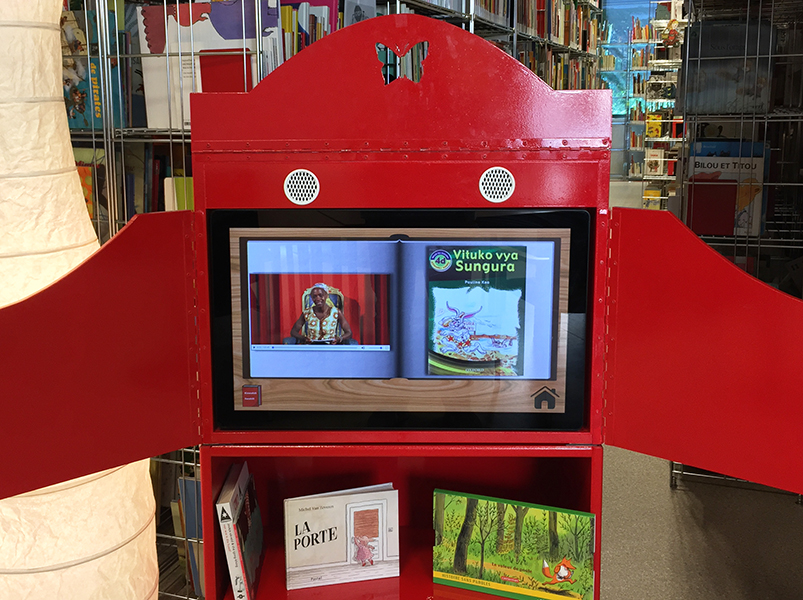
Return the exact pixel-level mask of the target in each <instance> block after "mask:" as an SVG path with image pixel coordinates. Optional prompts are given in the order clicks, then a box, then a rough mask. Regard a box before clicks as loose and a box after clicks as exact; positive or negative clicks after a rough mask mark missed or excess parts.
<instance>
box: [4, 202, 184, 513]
mask: <svg viewBox="0 0 803 600" xmlns="http://www.w3.org/2000/svg"><path fill="white" fill-rule="evenodd" d="M191 219H192V213H189V212H182V213H165V214H159V215H143V216H140V217H137V218H136V219H134V220H133V221H132V222H131V223H130V224H129V225H127V226H126V227H125V228H124V229H123V230H122V231H121V232H120V233H119V234H118V235H117V236H115V237H114V238H113V239H112V240H111V241H110V242H109V243H107V244H106V245H104V246H103V248H102V249H101V250H99V251H98V252H97V253H96V254H94V255H93V256H91V257H90V258H89V259H88V260H86V261H85V262H84V263H82V264H81V265H79V266H78V267H77V268H76V269H74V270H73V271H72V272H70V273H68V274H67V275H66V276H64V277H63V278H62V279H60V280H59V281H57V282H55V283H54V284H53V285H51V286H50V287H48V288H46V289H45V290H43V291H41V292H39V293H38V294H35V295H34V296H31V297H30V298H28V299H26V300H23V301H22V302H19V303H17V304H13V305H11V306H9V307H6V308H4V309H2V310H0V331H1V332H2V336H1V339H2V342H0V398H2V401H0V455H2V456H3V457H4V460H2V461H0V497H7V496H11V495H15V494H18V493H21V492H25V491H28V490H31V489H37V488H39V487H42V486H45V485H49V484H53V483H57V482H59V481H63V480H67V479H71V478H73V477H77V476H81V475H85V474H87V473H92V472H95V471H99V470H102V469H105V468H109V467H113V466H116V465H119V464H123V463H126V462H130V461H132V460H136V459H140V458H145V457H149V456H154V455H156V454H160V453H162V452H167V451H169V450H173V449H176V448H180V447H182V446H186V445H191V444H194V443H198V439H199V435H198V427H197V423H194V421H197V415H196V414H193V413H197V408H196V407H197V402H196V401H194V400H193V397H194V396H195V390H194V388H193V385H196V384H195V373H196V366H195V365H196V354H197V350H196V344H195V324H194V319H195V311H194V307H193V302H194V301H193V298H194V292H193V261H192V254H191V242H192V236H191V233H192V228H191V225H192V221H191Z"/></svg>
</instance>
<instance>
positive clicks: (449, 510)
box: [432, 490, 594, 600]
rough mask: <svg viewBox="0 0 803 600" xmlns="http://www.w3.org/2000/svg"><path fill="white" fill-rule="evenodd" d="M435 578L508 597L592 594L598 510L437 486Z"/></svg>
mask: <svg viewBox="0 0 803 600" xmlns="http://www.w3.org/2000/svg"><path fill="white" fill-rule="evenodd" d="M433 525H434V528H435V546H434V548H433V552H432V576H433V580H434V582H435V583H440V584H443V585H449V586H452V587H457V588H463V589H470V590H475V591H480V592H486V593H489V594H494V595H497V596H503V597H507V598H524V599H528V600H529V599H533V598H537V599H541V600H565V599H566V598H575V599H581V600H593V598H594V515H593V514H590V513H584V512H578V511H572V510H563V509H559V508H553V507H549V506H540V505H537V504H529V503H525V502H514V501H511V500H503V499H501V498H490V497H488V496H478V495H475V494H463V493H459V492H450V491H446V490H435V492H434V497H433Z"/></svg>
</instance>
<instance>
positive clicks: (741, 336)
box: [605, 209, 803, 493]
mask: <svg viewBox="0 0 803 600" xmlns="http://www.w3.org/2000/svg"><path fill="white" fill-rule="evenodd" d="M611 241H612V244H611V245H612V257H611V262H610V267H611V283H610V287H611V297H610V299H609V309H610V318H609V321H608V327H609V330H610V336H609V339H608V353H607V356H606V357H605V358H606V365H607V370H606V379H607V405H606V407H605V416H606V423H605V438H606V443H608V444H611V445H614V446H619V447H622V448H626V449H629V450H635V451H636V452H642V453H644V454H650V455H653V456H659V457H662V458H665V459H669V460H674V461H677V462H682V463H685V464H688V465H692V466H695V467H698V468H703V469H709V470H713V471H717V472H719V473H724V474H726V475H731V476H734V477H740V478H744V479H748V480H750V481H754V482H757V483H763V484H766V485H770V486H773V487H778V488H782V489H787V490H791V491H795V492H798V493H803V441H801V436H800V424H801V423H803V402H801V393H802V392H801V391H802V390H803V369H801V366H800V356H801V353H800V352H799V348H800V344H801V340H803V302H801V301H800V300H797V299H795V298H792V297H790V296H788V295H786V294H784V293H782V292H779V291H777V290H775V289H773V288H771V287H769V286H767V285H765V284H763V283H761V282H760V281H758V280H757V279H754V278H753V277H750V276H749V275H746V274H745V273H744V272H742V271H741V270H740V269H738V268H737V267H735V266H734V265H732V264H731V263H730V262H729V261H727V260H726V259H725V258H723V257H721V256H720V255H719V254H717V253H716V252H714V251H713V250H711V249H710V248H708V247H707V246H706V245H705V244H704V243H703V242H701V241H700V240H699V239H698V238H697V237H696V236H695V235H694V234H693V233H692V232H691V231H690V230H689V229H687V228H686V227H685V226H683V225H682V224H681V223H680V222H679V221H677V219H675V218H674V217H673V216H672V215H670V214H668V213H658V212H652V211H639V210H626V209H615V210H614V219H613V236H612V240H611Z"/></svg>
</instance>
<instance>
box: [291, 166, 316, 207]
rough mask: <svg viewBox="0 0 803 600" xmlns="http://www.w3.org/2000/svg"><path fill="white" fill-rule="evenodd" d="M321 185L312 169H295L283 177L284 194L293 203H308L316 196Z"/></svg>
mask: <svg viewBox="0 0 803 600" xmlns="http://www.w3.org/2000/svg"><path fill="white" fill-rule="evenodd" d="M320 191H321V185H320V183H319V182H318V178H317V177H316V176H315V173H313V172H312V171H307V170H306V169H296V170H295V171H292V172H291V173H290V174H289V175H288V176H287V177H285V179H284V195H285V196H287V199H288V200H290V202H292V203H293V204H298V205H301V206H303V205H305V204H309V203H310V202H312V201H313V200H315V198H317V197H318V192H320Z"/></svg>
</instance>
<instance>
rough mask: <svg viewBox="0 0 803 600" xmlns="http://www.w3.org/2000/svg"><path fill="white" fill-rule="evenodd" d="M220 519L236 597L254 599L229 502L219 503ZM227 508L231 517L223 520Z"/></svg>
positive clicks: (246, 599)
mask: <svg viewBox="0 0 803 600" xmlns="http://www.w3.org/2000/svg"><path fill="white" fill-rule="evenodd" d="M217 510H218V519H219V520H220V533H221V535H222V537H223V548H224V550H225V551H226V562H227V563H228V565H229V577H230V578H231V587H232V590H233V591H234V597H235V598H245V600H252V596H251V590H250V589H249V588H248V585H247V584H246V577H247V576H246V573H245V566H244V565H243V553H242V548H241V547H240V543H239V538H238V536H237V531H236V525H235V523H236V519H235V518H234V515H233V514H232V506H231V504H229V503H225V504H218V505H217ZM223 510H225V511H226V512H227V513H228V514H229V515H230V516H231V518H230V519H228V520H225V521H224V520H223V519H222V518H221V512H222V511H223Z"/></svg>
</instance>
